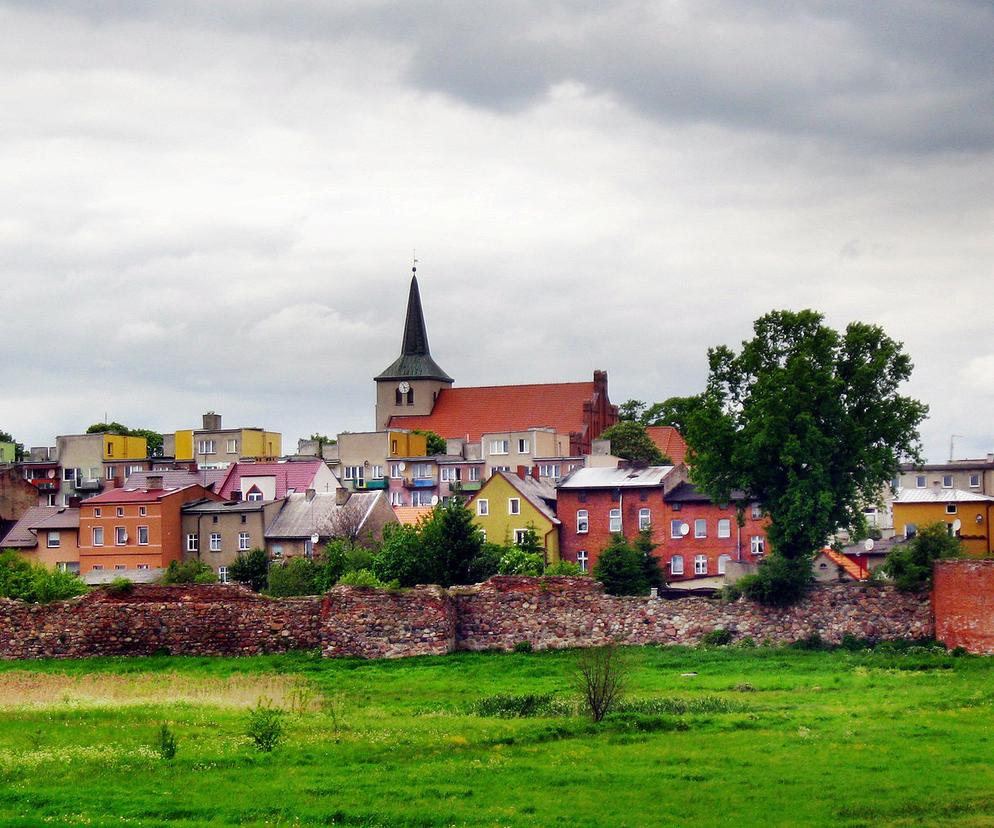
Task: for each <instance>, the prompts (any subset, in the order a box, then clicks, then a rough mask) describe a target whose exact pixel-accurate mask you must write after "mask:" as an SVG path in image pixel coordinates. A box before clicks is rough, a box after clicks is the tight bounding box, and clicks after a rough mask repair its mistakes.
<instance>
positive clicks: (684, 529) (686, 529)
mask: <svg viewBox="0 0 994 828" xmlns="http://www.w3.org/2000/svg"><path fill="white" fill-rule="evenodd" d="M680 534H681V535H682V536H683V537H687V535H689V534H690V524H689V523H681V524H680Z"/></svg>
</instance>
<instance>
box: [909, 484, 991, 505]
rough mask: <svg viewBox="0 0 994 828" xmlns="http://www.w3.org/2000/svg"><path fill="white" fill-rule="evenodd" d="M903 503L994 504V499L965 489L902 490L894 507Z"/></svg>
mask: <svg viewBox="0 0 994 828" xmlns="http://www.w3.org/2000/svg"><path fill="white" fill-rule="evenodd" d="M902 503H994V497H991V496H990V495H983V494H980V492H968V491H965V490H963V489H937V488H935V487H931V488H928V489H901V490H900V491H899V492H898V493H897V497H896V498H894V505H898V504H902Z"/></svg>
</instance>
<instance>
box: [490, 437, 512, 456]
mask: <svg viewBox="0 0 994 828" xmlns="http://www.w3.org/2000/svg"><path fill="white" fill-rule="evenodd" d="M510 443H511V441H510V440H491V441H490V453H491V454H508V453H509V451H508V450H509V449H510Z"/></svg>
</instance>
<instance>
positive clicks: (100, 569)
mask: <svg viewBox="0 0 994 828" xmlns="http://www.w3.org/2000/svg"><path fill="white" fill-rule="evenodd" d="M90 568H91V569H92V570H93V571H94V572H103V570H104V565H103V564H93V566H92V567H90Z"/></svg>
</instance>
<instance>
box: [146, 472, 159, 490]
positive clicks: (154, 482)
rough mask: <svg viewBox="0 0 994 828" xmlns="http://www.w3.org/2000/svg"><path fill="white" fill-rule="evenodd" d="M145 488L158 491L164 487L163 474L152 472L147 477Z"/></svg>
mask: <svg viewBox="0 0 994 828" xmlns="http://www.w3.org/2000/svg"><path fill="white" fill-rule="evenodd" d="M145 488H146V489H148V490H149V491H150V492H155V491H158V490H159V489H161V488H162V475H161V474H150V475H149V476H148V477H146V478H145Z"/></svg>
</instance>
